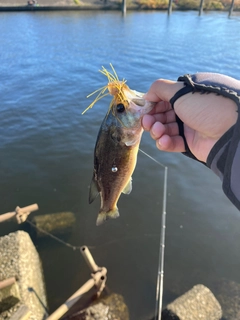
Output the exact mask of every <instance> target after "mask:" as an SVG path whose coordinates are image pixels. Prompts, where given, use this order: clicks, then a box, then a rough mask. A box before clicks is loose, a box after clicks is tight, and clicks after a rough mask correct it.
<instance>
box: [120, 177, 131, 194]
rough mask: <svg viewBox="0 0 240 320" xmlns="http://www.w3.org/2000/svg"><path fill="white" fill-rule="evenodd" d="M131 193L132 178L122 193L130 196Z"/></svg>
mask: <svg viewBox="0 0 240 320" xmlns="http://www.w3.org/2000/svg"><path fill="white" fill-rule="evenodd" d="M131 191H132V177H131V178H130V179H129V181H128V183H127V184H126V186H125V188H124V189H123V191H122V193H124V194H129V193H130V192H131Z"/></svg>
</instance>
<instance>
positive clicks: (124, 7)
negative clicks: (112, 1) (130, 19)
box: [122, 0, 127, 16]
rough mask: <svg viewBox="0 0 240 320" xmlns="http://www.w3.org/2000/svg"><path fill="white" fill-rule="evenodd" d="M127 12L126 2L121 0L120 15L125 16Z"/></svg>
mask: <svg viewBox="0 0 240 320" xmlns="http://www.w3.org/2000/svg"><path fill="white" fill-rule="evenodd" d="M126 12H127V1H126V0H122V15H123V16H125V15H126Z"/></svg>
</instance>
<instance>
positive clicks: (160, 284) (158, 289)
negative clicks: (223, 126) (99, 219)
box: [26, 149, 168, 320]
mask: <svg viewBox="0 0 240 320" xmlns="http://www.w3.org/2000/svg"><path fill="white" fill-rule="evenodd" d="M139 151H141V152H142V153H143V154H144V155H145V156H147V157H148V158H150V159H151V160H152V161H154V162H155V163H157V164H158V165H159V166H161V167H162V168H164V182H163V207H162V224H161V233H160V245H159V258H158V274H157V285H156V304H155V320H161V315H162V300H163V278H164V252H165V230H166V214H167V212H166V206H167V177H168V167H167V166H165V165H163V164H162V163H161V162H159V161H157V160H156V159H154V158H153V157H152V156H150V155H149V154H148V153H146V152H145V151H143V150H141V149H139ZM26 222H27V223H29V224H30V225H31V226H32V227H34V228H35V229H37V230H39V231H41V232H42V233H45V234H46V235H48V236H49V237H51V238H52V239H54V240H55V241H57V242H60V243H61V244H63V245H65V246H66V247H69V248H71V249H73V250H74V251H75V250H80V249H81V246H73V245H72V244H70V243H67V242H65V241H63V240H61V239H60V238H58V237H56V236H54V235H53V234H51V233H49V232H47V231H45V230H43V229H42V228H39V227H37V226H36V225H35V224H34V223H32V222H31V221H30V220H29V219H27V220H26ZM88 248H90V249H91V248H95V247H91V246H88Z"/></svg>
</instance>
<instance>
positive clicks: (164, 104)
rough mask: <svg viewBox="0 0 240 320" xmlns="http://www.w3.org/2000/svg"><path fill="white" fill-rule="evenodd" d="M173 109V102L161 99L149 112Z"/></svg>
mask: <svg viewBox="0 0 240 320" xmlns="http://www.w3.org/2000/svg"><path fill="white" fill-rule="evenodd" d="M170 110H172V106H171V103H169V102H167V101H159V102H158V103H157V104H156V105H155V107H154V108H153V109H152V110H151V111H150V112H149V113H148V114H155V113H165V112H167V111H170Z"/></svg>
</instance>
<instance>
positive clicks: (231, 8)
mask: <svg viewBox="0 0 240 320" xmlns="http://www.w3.org/2000/svg"><path fill="white" fill-rule="evenodd" d="M233 7H234V0H232V3H231V7H230V9H229V14H228V18H230V17H231V15H232V12H233Z"/></svg>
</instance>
